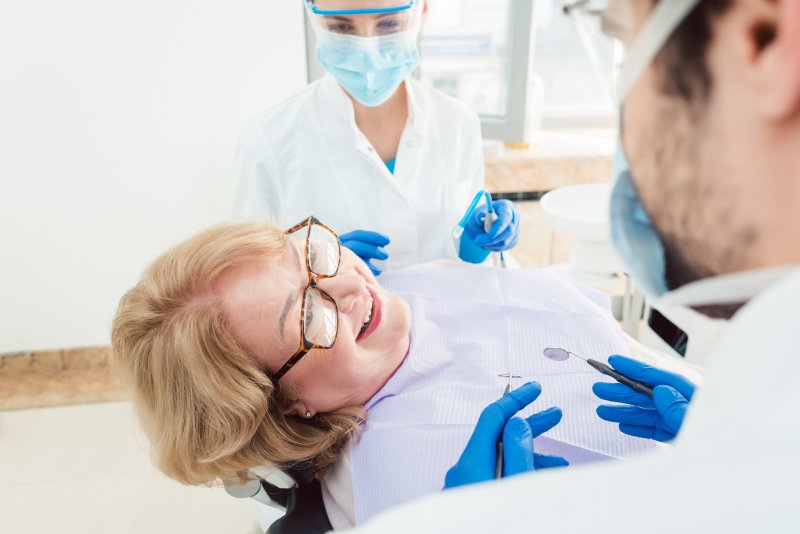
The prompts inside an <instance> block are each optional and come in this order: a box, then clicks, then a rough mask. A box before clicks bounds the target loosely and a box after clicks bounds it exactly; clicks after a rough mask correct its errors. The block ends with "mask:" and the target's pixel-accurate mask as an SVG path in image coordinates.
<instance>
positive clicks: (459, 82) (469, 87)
mask: <svg viewBox="0 0 800 534" xmlns="http://www.w3.org/2000/svg"><path fill="white" fill-rule="evenodd" d="M532 13H533V4H532V2H531V1H530V0H435V1H433V2H430V3H429V4H428V20H427V21H426V23H425V28H424V29H423V32H422V37H421V55H422V67H421V69H420V78H422V79H423V80H425V81H427V82H429V83H430V84H431V85H433V87H435V88H437V89H439V90H440V91H442V92H444V93H447V94H449V95H451V96H453V97H455V98H458V99H459V100H461V101H463V102H465V103H467V104H468V105H469V106H470V107H472V108H473V109H474V110H475V111H476V112H477V113H478V114H479V115H480V116H481V119H482V122H483V134H484V137H487V138H493V139H504V140H520V139H522V138H523V134H524V128H525V120H524V117H525V109H526V107H527V102H528V83H527V80H528V65H529V63H530V48H531V46H530V43H531V26H532Z"/></svg>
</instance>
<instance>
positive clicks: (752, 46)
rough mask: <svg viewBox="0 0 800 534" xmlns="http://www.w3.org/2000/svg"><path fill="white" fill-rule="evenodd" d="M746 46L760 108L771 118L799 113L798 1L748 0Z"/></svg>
mask: <svg viewBox="0 0 800 534" xmlns="http://www.w3.org/2000/svg"><path fill="white" fill-rule="evenodd" d="M745 5H746V6H748V7H749V8H750V9H748V10H747V11H748V15H747V16H749V17H750V20H749V21H748V22H747V23H746V24H747V31H748V35H747V37H746V39H747V42H748V45H747V49H748V50H749V52H750V53H749V54H748V55H750V57H751V65H752V70H751V72H752V75H753V77H754V80H755V84H756V89H757V94H759V96H758V98H759V99H760V101H761V102H760V104H761V105H760V108H761V109H762V110H763V112H764V114H765V115H766V116H767V117H769V118H770V119H771V120H774V121H780V122H783V121H787V120H792V119H794V118H796V117H798V116H800V2H798V1H797V0H748V2H747V3H746V4H745Z"/></svg>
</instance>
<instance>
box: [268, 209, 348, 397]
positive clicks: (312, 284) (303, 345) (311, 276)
mask: <svg viewBox="0 0 800 534" xmlns="http://www.w3.org/2000/svg"><path fill="white" fill-rule="evenodd" d="M314 226H319V227H320V228H323V229H324V230H326V231H328V232H330V233H331V235H333V237H335V238H336V246H337V247H338V249H337V257H336V270H335V271H334V273H333V274H319V273H315V272H314V271H313V269H312V267H311V257H310V255H309V254H310V249H311V230H312V228H313V227H314ZM303 228H306V229H307V230H306V246H305V248H304V253H305V259H306V262H305V264H306V271H307V272H308V285H307V286H306V288H305V291H303V299H302V300H301V301H300V347H299V348H298V349H297V352H295V353H294V354H293V355H292V357H291V358H289V360H288V361H287V362H286V363H285V364H283V367H281V368H280V369H278V371H277V372H276V373H275V374H274V375H273V376H272V380H274V381H275V382H277V381H278V380H280V379H281V378H282V377H283V376H284V375H285V374H286V373H288V372H289V370H290V369H291V368H292V367H294V366H295V365H297V362H299V361H300V360H301V359H303V356H305V355H306V354H308V353H309V352H310V351H311V350H313V349H329V348H331V347H333V345H334V343H336V335H337V334H338V325H339V308H338V307H337V306H336V301H334V300H333V297H331V296H330V295H328V294H327V293H326V292H324V291H323V290H321V289H320V288H318V287H317V280H322V279H325V278H333V277H334V276H336V275H337V274H338V273H339V265H340V264H341V261H342V245H341V243H340V242H339V236H338V235H337V234H336V232H334V231H333V230H331V229H330V228H328V227H327V226H325V225H324V224H322V223H321V222H319V219H317V218H316V217H314V216H313V215H312V216H310V217H308V218H306V219H304V220H303V221H300V222H299V223H297V224H295V225H294V226H292V227H291V228H289V229H288V230H286V232H284V233H285V234H286V235H287V236H289V235H292V234H293V233H295V232H298V231H300V230H302V229H303ZM309 291H316V292H318V293H319V294H320V295H322V297H323V298H324V299H326V300H328V301H329V302H330V303H331V304H333V308H334V310H336V326H337V332H336V333H334V336H333V341H331V344H330V345H328V346H324V345H318V344H315V343H312V342H311V341H309V340H308V338H306V300H308V293H309Z"/></svg>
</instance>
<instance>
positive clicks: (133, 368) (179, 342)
mask: <svg viewBox="0 0 800 534" xmlns="http://www.w3.org/2000/svg"><path fill="white" fill-rule="evenodd" d="M285 248H286V236H285V235H284V233H283V232H282V231H281V230H280V229H278V228H276V227H275V226H272V225H268V224H263V223H242V224H222V225H219V226H215V227H213V228H210V229H208V230H206V231H204V232H201V233H199V234H197V235H195V236H194V237H192V238H191V239H189V240H187V241H185V242H183V243H181V244H179V245H178V246H176V247H174V248H172V249H171V250H169V251H167V252H166V253H165V254H163V255H161V256H160V257H159V258H158V259H156V260H155V262H153V264H152V265H150V267H149V268H148V269H147V270H146V271H145V273H144V274H143V276H142V279H141V281H140V282H139V283H138V284H137V285H136V286H135V287H134V288H133V289H131V290H130V291H128V292H127V293H126V294H125V296H124V297H122V300H121V301H120V303H119V308H118V310H117V314H116V317H115V318H114V323H113V329H112V335H111V338H112V345H113V358H114V363H115V366H116V368H117V369H118V372H119V374H120V375H121V376H122V378H123V380H124V382H126V384H127V385H128V386H129V388H130V389H131V390H132V395H133V402H134V407H135V409H136V412H137V415H138V417H139V419H140V421H141V423H142V426H143V428H144V431H145V433H146V434H147V436H148V438H149V440H150V442H151V445H152V449H153V453H154V458H155V461H156V463H157V465H158V467H159V468H160V469H161V470H162V471H163V472H164V473H165V474H167V475H168V476H170V477H171V478H174V479H175V480H178V481H180V482H183V483H184V484H208V483H212V482H214V481H219V480H228V479H232V478H235V477H239V478H241V477H242V476H244V473H245V472H246V471H247V470H248V469H251V468H254V467H259V466H262V465H265V464H272V465H277V466H280V467H286V466H289V465H292V464H297V463H306V462H307V463H310V464H311V465H312V467H313V468H314V469H315V470H317V471H318V472H320V471H322V470H324V469H325V468H326V467H328V466H329V465H330V464H331V463H332V462H333V461H334V460H335V459H336V458H337V457H338V455H339V454H340V453H341V451H342V449H343V447H344V446H345V445H346V444H347V442H348V441H349V440H350V439H351V438H352V437H354V436H355V435H356V434H357V433H358V430H359V424H360V422H362V421H363V418H364V412H363V409H361V408H360V407H353V408H347V409H343V410H339V411H335V412H332V413H326V414H319V415H317V416H316V417H315V418H314V419H313V420H311V421H308V420H303V419H301V418H298V417H294V416H286V415H284V414H283V410H284V409H285V407H286V400H287V399H286V397H285V392H283V391H281V390H280V389H278V388H277V387H276V386H275V384H273V382H272V381H271V380H270V378H269V376H267V373H266V371H265V370H264V369H262V368H261V366H259V365H258V364H257V363H256V362H257V360H256V359H255V357H254V355H253V354H249V353H248V351H246V350H245V349H244V348H243V347H242V345H241V344H239V343H238V342H237V341H236V339H235V338H234V337H233V335H232V333H231V328H230V326H229V324H228V321H227V319H226V317H225V314H224V313H223V307H222V302H221V299H220V298H219V297H218V295H216V294H215V293H214V284H215V282H216V281H217V279H218V278H219V277H220V275H221V274H222V273H223V272H225V271H226V270H228V269H230V268H232V267H235V266H238V265H242V264H246V263H250V262H263V261H266V260H269V259H272V258H278V257H280V256H281V255H282V254H283V252H284V250H285ZM267 326H268V325H265V327H267Z"/></svg>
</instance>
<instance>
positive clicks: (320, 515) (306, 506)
mask: <svg viewBox="0 0 800 534" xmlns="http://www.w3.org/2000/svg"><path fill="white" fill-rule="evenodd" d="M262 486H263V487H264V489H265V490H266V492H267V493H268V494H269V496H270V498H271V499H272V500H274V501H275V502H277V503H280V504H281V505H283V506H286V515H284V516H283V517H281V518H280V519H278V520H277V521H275V522H274V523H273V524H272V525H271V526H270V527H269V529H268V530H267V534H323V533H324V532H328V531H329V530H333V526H332V525H331V522H330V520H329V519H328V515H327V514H326V513H325V504H324V503H323V502H322V487H321V486H320V483H319V480H317V479H314V480H313V481H311V482H310V483H308V484H306V485H304V486H300V487H294V488H289V489H280V488H276V487H274V486H272V485H271V484H268V483H266V482H262Z"/></svg>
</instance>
